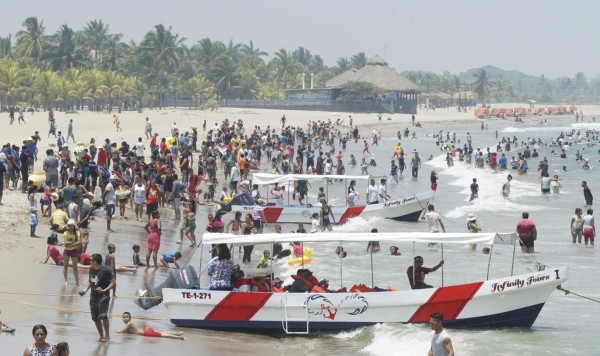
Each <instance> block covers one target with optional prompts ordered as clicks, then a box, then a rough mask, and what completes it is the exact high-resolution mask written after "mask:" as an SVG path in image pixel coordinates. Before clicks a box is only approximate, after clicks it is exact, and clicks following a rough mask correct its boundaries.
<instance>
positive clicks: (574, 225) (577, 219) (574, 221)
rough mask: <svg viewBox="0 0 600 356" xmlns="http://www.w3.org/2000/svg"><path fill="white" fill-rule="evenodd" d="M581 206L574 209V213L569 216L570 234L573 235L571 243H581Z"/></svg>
mask: <svg viewBox="0 0 600 356" xmlns="http://www.w3.org/2000/svg"><path fill="white" fill-rule="evenodd" d="M582 213H583V212H582V211H581V208H577V209H575V215H573V217H572V218H571V225H570V228H571V236H572V237H573V243H575V242H579V243H581V237H582V236H583V218H582V217H581V214H582Z"/></svg>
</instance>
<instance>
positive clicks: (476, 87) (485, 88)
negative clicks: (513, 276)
mask: <svg viewBox="0 0 600 356" xmlns="http://www.w3.org/2000/svg"><path fill="white" fill-rule="evenodd" d="M473 77H475V82H473V84H471V86H472V88H473V91H474V92H475V93H476V94H477V98H479V100H481V105H482V106H484V105H485V99H486V97H487V95H488V93H489V91H490V77H489V76H488V74H487V72H486V71H485V69H483V68H481V69H479V70H478V71H477V72H475V73H473Z"/></svg>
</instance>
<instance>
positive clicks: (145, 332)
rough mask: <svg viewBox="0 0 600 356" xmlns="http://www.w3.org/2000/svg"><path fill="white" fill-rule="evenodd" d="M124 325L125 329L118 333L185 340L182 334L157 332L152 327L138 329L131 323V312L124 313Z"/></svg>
mask: <svg viewBox="0 0 600 356" xmlns="http://www.w3.org/2000/svg"><path fill="white" fill-rule="evenodd" d="M122 320H123V323H125V327H123V329H121V330H119V331H117V333H119V334H132V335H140V336H148V337H166V338H169V339H177V340H185V338H184V337H183V333H182V332H176V331H164V332H161V331H156V330H154V329H152V328H151V327H148V326H145V327H143V328H141V329H140V328H138V327H137V326H136V325H135V324H134V323H133V321H131V314H130V313H129V312H124V313H123V315H122Z"/></svg>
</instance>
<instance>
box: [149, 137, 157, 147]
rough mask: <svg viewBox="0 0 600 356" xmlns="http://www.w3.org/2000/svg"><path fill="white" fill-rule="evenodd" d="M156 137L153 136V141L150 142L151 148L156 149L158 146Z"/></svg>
mask: <svg viewBox="0 0 600 356" xmlns="http://www.w3.org/2000/svg"><path fill="white" fill-rule="evenodd" d="M156 137H158V136H156V135H152V139H151V140H150V147H155V146H156Z"/></svg>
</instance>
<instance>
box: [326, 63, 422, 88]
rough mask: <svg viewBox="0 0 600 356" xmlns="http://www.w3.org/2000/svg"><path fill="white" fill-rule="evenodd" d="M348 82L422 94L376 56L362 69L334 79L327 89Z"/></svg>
mask: <svg viewBox="0 0 600 356" xmlns="http://www.w3.org/2000/svg"><path fill="white" fill-rule="evenodd" d="M348 82H363V83H370V84H373V85H375V86H377V87H379V88H381V89H384V90H386V91H393V92H398V93H403V94H407V93H413V94H419V93H421V89H420V88H419V87H418V86H417V85H416V84H415V83H413V82H411V81H410V80H408V79H406V78H404V77H403V76H401V75H400V74H399V73H398V72H396V71H395V70H394V69H393V68H390V67H389V66H388V63H387V62H386V61H385V59H383V58H381V57H379V56H374V57H372V58H370V59H369V61H368V62H367V65H366V66H364V67H363V68H361V69H350V70H348V71H345V72H344V73H342V74H340V75H338V76H336V77H333V78H331V79H329V80H328V81H327V83H325V87H327V88H340V87H343V86H344V85H345V84H346V83H348Z"/></svg>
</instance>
